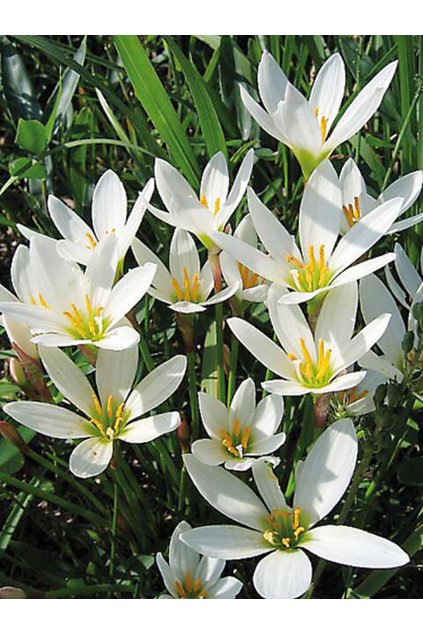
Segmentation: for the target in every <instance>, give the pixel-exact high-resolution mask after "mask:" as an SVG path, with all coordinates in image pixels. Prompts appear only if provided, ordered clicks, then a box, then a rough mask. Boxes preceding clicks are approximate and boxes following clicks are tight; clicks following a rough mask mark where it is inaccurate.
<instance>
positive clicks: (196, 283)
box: [191, 273, 199, 302]
mask: <svg viewBox="0 0 423 634" xmlns="http://www.w3.org/2000/svg"><path fill="white" fill-rule="evenodd" d="M198 290H199V279H198V273H194V275H193V277H192V290H191V298H192V301H193V302H196V301H197V300H198Z"/></svg>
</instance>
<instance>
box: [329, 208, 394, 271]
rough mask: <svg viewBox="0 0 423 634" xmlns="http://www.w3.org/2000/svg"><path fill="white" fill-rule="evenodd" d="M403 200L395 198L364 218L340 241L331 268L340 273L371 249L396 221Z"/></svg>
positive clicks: (332, 258) (333, 255)
mask: <svg viewBox="0 0 423 634" xmlns="http://www.w3.org/2000/svg"><path fill="white" fill-rule="evenodd" d="M401 205H402V199H401V198H394V199H393V200H388V202H386V203H383V204H382V205H380V206H379V207H376V209H374V210H373V211H371V212H370V213H368V214H367V215H365V216H363V217H362V218H361V219H360V220H359V221H358V222H356V223H355V225H354V226H353V227H352V228H351V229H350V230H349V231H348V233H347V234H346V235H345V236H344V237H343V238H342V239H341V240H340V241H339V243H338V245H337V246H336V248H335V251H334V252H333V254H332V257H331V258H330V260H329V268H330V269H331V270H334V271H337V272H338V273H340V272H341V271H343V270H344V269H346V268H347V267H348V266H349V265H350V264H352V263H353V262H355V261H356V260H357V259H358V258H359V257H361V256H362V255H363V254H364V253H366V251H368V250H369V249H370V247H372V246H373V245H374V244H375V243H376V242H377V241H378V240H379V239H380V238H381V237H382V236H383V235H384V234H385V232H386V231H387V230H388V229H389V227H390V226H391V225H392V223H393V222H394V220H396V218H397V216H398V213H399V211H400V209H401Z"/></svg>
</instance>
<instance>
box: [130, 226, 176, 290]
mask: <svg viewBox="0 0 423 634" xmlns="http://www.w3.org/2000/svg"><path fill="white" fill-rule="evenodd" d="M132 251H133V253H134V256H135V259H136V261H137V262H138V264H140V265H141V266H142V265H144V264H147V262H152V263H153V264H155V265H156V266H157V269H156V273H155V275H154V279H153V285H154V286H155V288H157V289H159V290H161V291H162V292H164V293H166V294H168V295H169V296H170V295H171V294H172V293H173V288H172V282H171V276H170V273H169V271H168V270H167V268H166V267H165V265H164V264H163V262H162V261H161V260H160V258H158V257H157V255H156V254H155V253H154V252H153V251H152V250H151V249H149V248H148V247H147V246H146V245H145V244H143V243H142V242H141V241H140V240H138V238H135V240H134V241H133V243H132Z"/></svg>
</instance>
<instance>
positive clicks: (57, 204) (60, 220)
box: [47, 196, 93, 242]
mask: <svg viewBox="0 0 423 634" xmlns="http://www.w3.org/2000/svg"><path fill="white" fill-rule="evenodd" d="M47 209H48V211H49V214H50V216H51V219H52V220H53V222H54V224H55V225H56V227H57V229H58V231H59V232H60V233H61V234H62V236H63V237H64V238H67V239H68V240H70V241H71V242H78V241H81V240H83V241H84V242H88V240H87V233H88V234H89V235H91V236H92V233H93V232H92V229H90V227H89V226H88V225H87V223H86V222H84V221H83V220H82V218H81V217H80V216H78V214H77V213H76V212H75V211H72V209H69V207H67V206H66V205H65V204H64V203H62V201H61V200H59V199H58V198H56V197H55V196H49V197H48V200H47Z"/></svg>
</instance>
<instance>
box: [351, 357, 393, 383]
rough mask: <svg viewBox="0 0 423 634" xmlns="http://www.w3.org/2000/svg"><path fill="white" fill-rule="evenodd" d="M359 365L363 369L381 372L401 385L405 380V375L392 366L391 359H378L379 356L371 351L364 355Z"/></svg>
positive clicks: (359, 360)
mask: <svg viewBox="0 0 423 634" xmlns="http://www.w3.org/2000/svg"><path fill="white" fill-rule="evenodd" d="M358 363H359V365H360V366H361V367H362V368H366V369H369V370H375V371H376V372H379V373H380V374H382V375H383V376H384V377H386V378H387V379H392V380H393V381H396V382H398V383H400V382H401V381H402V379H403V376H404V375H403V373H402V372H401V371H400V370H399V369H398V368H396V367H395V366H394V365H392V363H391V361H390V360H389V359H386V358H385V357H378V356H377V354H375V353H374V352H372V350H369V351H368V352H366V354H364V355H363V356H362V357H360V359H358Z"/></svg>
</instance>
